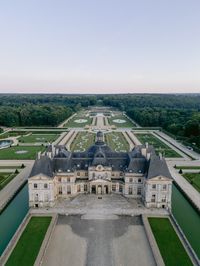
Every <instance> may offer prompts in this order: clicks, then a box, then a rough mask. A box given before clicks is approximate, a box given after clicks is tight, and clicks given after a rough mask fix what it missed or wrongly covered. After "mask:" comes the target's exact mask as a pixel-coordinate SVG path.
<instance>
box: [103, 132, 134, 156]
mask: <svg viewBox="0 0 200 266" xmlns="http://www.w3.org/2000/svg"><path fill="white" fill-rule="evenodd" d="M105 141H106V143H107V145H108V146H109V147H110V148H111V149H112V150H113V151H117V152H126V151H129V148H130V147H129V144H128V142H127V141H126V139H125V137H124V136H123V134H122V133H121V132H112V133H107V134H105Z"/></svg>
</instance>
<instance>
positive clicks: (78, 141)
mask: <svg viewBox="0 0 200 266" xmlns="http://www.w3.org/2000/svg"><path fill="white" fill-rule="evenodd" d="M95 136H96V135H95V134H93V133H88V132H78V134H77V135H76V137H75V139H74V141H73V142H72V144H71V146H70V150H71V151H81V152H82V151H85V150H87V149H88V148H89V147H90V146H91V145H93V144H94V142H95Z"/></svg>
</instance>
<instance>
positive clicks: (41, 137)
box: [19, 134, 59, 143]
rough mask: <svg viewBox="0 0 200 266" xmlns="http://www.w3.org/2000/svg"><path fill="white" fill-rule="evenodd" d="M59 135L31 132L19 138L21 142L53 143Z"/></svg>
mask: <svg viewBox="0 0 200 266" xmlns="http://www.w3.org/2000/svg"><path fill="white" fill-rule="evenodd" d="M58 137H59V135H56V134H31V135H29V136H22V137H20V138H19V142H21V143H48V142H50V143H52V142H53V141H54V140H55V139H57V138H58Z"/></svg>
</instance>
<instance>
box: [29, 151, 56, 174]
mask: <svg viewBox="0 0 200 266" xmlns="http://www.w3.org/2000/svg"><path fill="white" fill-rule="evenodd" d="M38 174H44V175H47V176H49V177H53V166H52V160H51V159H50V158H49V157H48V156H46V155H44V156H41V157H40V159H36V161H35V163H34V165H33V168H32V171H31V173H30V176H35V175H38Z"/></svg>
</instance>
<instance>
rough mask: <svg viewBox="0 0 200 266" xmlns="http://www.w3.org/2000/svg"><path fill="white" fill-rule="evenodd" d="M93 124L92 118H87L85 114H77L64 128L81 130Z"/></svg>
mask: <svg viewBox="0 0 200 266" xmlns="http://www.w3.org/2000/svg"><path fill="white" fill-rule="evenodd" d="M91 124H92V118H91V117H89V116H86V115H85V114H84V113H83V114H77V115H75V116H74V117H72V118H71V119H70V120H69V121H68V122H67V123H66V124H65V125H64V127H70V128H80V127H85V126H86V125H91Z"/></svg>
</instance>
